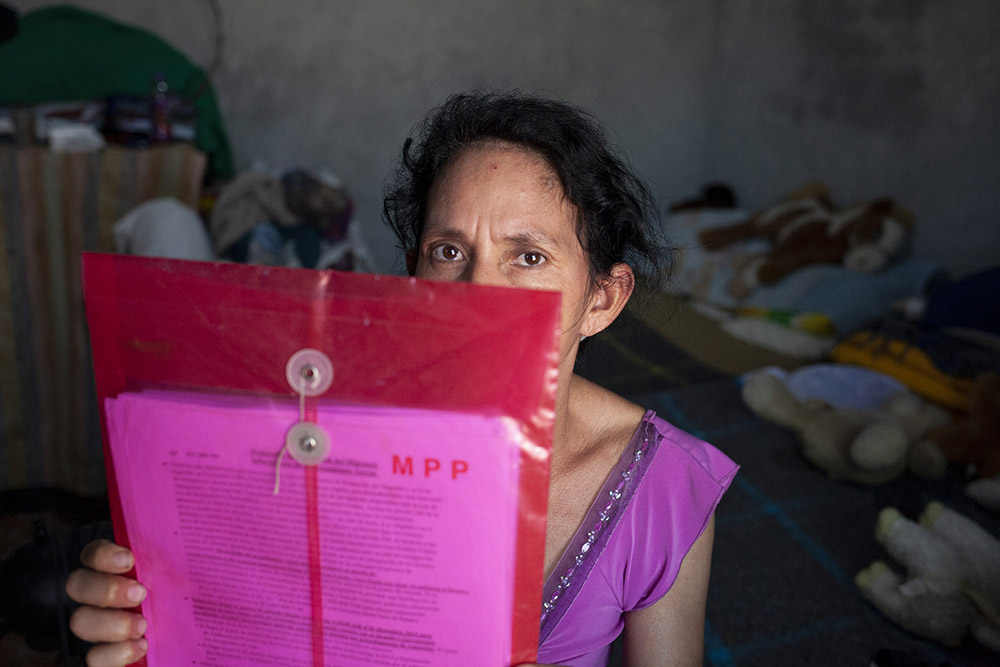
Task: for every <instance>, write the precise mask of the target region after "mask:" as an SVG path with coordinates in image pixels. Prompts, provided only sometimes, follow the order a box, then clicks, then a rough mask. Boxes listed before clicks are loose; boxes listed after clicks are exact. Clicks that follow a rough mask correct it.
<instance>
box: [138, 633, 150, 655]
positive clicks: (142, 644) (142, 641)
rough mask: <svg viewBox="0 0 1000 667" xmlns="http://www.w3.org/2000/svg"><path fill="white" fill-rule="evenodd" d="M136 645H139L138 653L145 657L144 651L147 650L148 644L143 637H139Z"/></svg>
mask: <svg viewBox="0 0 1000 667" xmlns="http://www.w3.org/2000/svg"><path fill="white" fill-rule="evenodd" d="M136 643H137V644H138V645H139V652H140V653H142V654H143V655H145V653H146V649H148V648H149V642H147V641H146V638H145V637H140V638H139V639H137V640H136Z"/></svg>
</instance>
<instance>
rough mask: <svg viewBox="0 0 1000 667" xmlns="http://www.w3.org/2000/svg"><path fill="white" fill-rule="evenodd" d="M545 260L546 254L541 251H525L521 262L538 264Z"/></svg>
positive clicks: (530, 264)
mask: <svg viewBox="0 0 1000 667" xmlns="http://www.w3.org/2000/svg"><path fill="white" fill-rule="evenodd" d="M544 261H545V255H543V254H542V253H540V252H531V251H528V252H525V253H522V254H521V263H522V264H524V265H526V266H538V265H539V264H541V263H542V262H544Z"/></svg>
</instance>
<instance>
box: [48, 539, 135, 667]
mask: <svg viewBox="0 0 1000 667" xmlns="http://www.w3.org/2000/svg"><path fill="white" fill-rule="evenodd" d="M80 563H81V564H82V565H83V567H82V568H80V569H78V570H74V571H73V572H72V573H70V575H69V578H68V579H67V580H66V594H67V595H69V597H70V598H71V599H72V600H75V601H76V602H79V603H80V605H81V606H80V607H79V608H77V610H76V611H74V612H73V615H72V616H71V617H70V619H69V627H70V630H72V631H73V634H75V635H76V636H77V637H79V638H80V639H82V640H84V641H88V642H95V645H94V646H93V647H92V648H91V649H90V651H88V652H87V664H88V665H89V666H90V667H117V666H119V665H128V664H130V663H133V662H135V661H136V660H138V659H140V658H141V657H143V656H144V655H146V648H147V646H146V640H145V638H144V637H143V635H144V634H145V633H146V619H144V618H143V617H142V616H140V615H139V614H137V613H134V612H131V611H126V610H127V609H130V608H132V607H135V606H137V605H138V604H139V603H140V602H142V601H143V600H144V599H145V597H146V588H145V587H144V586H143V585H142V584H140V583H139V582H138V581H136V580H134V579H129V578H128V577H123V576H121V575H122V574H123V573H125V572H128V571H129V570H131V569H132V566H133V565H134V564H135V558H134V557H133V556H132V552H131V551H129V550H128V549H126V548H125V547H122V546H119V545H117V544H115V543H114V542H109V541H108V540H94V541H93V542H91V543H90V544H88V545H87V546H86V547H84V548H83V552H82V553H81V554H80Z"/></svg>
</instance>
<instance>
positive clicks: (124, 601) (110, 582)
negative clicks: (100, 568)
mask: <svg viewBox="0 0 1000 667" xmlns="http://www.w3.org/2000/svg"><path fill="white" fill-rule="evenodd" d="M66 595H68V596H69V597H70V599H71V600H75V601H76V602H79V603H80V604H87V605H93V606H95V607H102V608H112V609H124V608H128V607H135V606H136V605H138V604H139V603H140V602H142V601H143V600H144V599H145V598H146V588H145V587H144V586H143V585H142V584H140V583H139V582H138V581H136V580H135V579H129V578H128V577H122V576H119V575H117V574H105V573H104V572H95V571H94V570H86V569H83V568H81V569H79V570H74V571H73V572H70V575H69V577H68V578H67V579H66Z"/></svg>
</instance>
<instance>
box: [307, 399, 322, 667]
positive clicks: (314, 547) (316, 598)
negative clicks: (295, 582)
mask: <svg viewBox="0 0 1000 667" xmlns="http://www.w3.org/2000/svg"><path fill="white" fill-rule="evenodd" d="M316 403H317V401H316V399H315V398H311V399H310V398H307V399H306V400H305V401H304V406H303V407H304V410H303V412H304V414H303V416H302V417H303V419H304V420H305V421H307V422H312V423H313V424H315V423H316V418H317V405H316ZM305 468H306V535H307V536H308V542H309V603H310V605H311V607H312V614H311V616H312V653H313V667H323V665H324V664H325V660H324V656H323V572H322V570H321V558H320V548H319V544H320V543H319V488H318V484H317V479H316V466H306V467H305Z"/></svg>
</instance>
